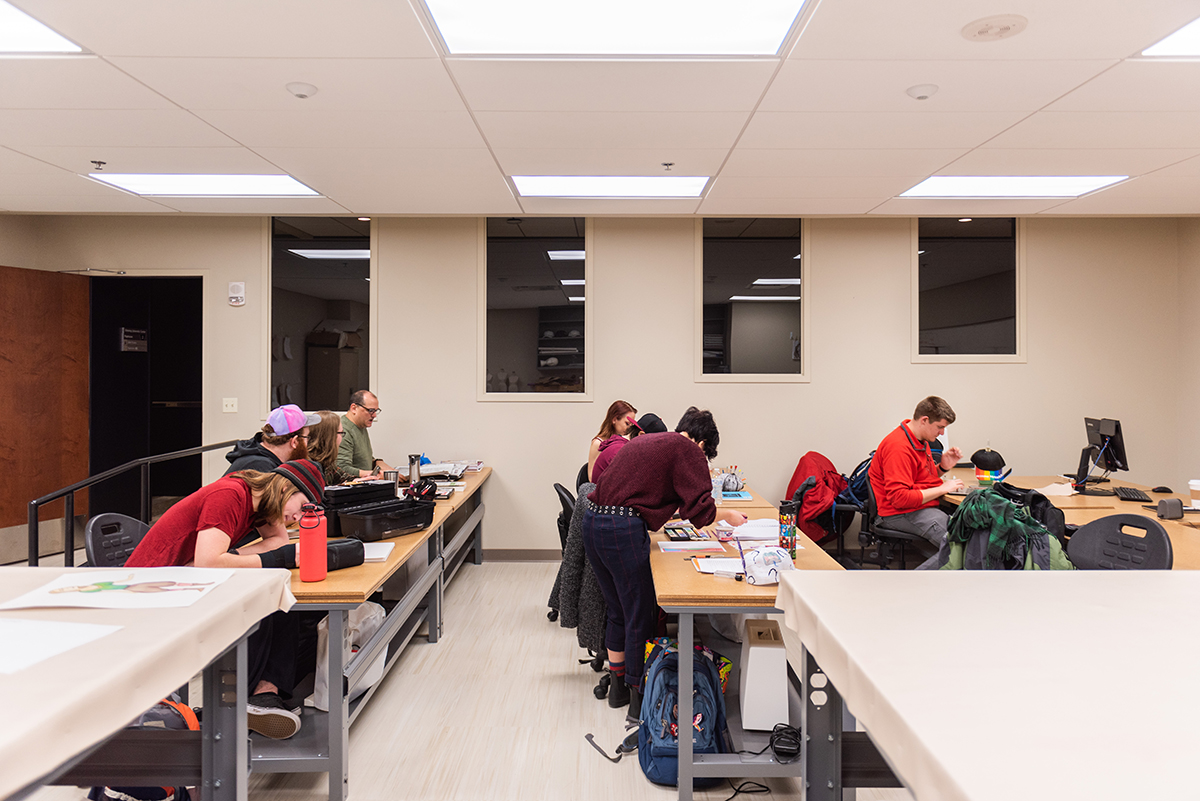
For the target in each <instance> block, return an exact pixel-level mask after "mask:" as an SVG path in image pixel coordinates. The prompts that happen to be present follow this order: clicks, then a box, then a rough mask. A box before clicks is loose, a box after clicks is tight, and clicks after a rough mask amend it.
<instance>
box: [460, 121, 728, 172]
mask: <svg viewBox="0 0 1200 801" xmlns="http://www.w3.org/2000/svg"><path fill="white" fill-rule="evenodd" d="M746 116H747V115H746V114H744V113H741V112H733V111H723V112H663V113H653V112H610V113H603V112H583V111H558V112H541V113H538V112H516V111H481V112H477V113H476V115H475V117H476V119H478V120H479V125H480V128H482V129H483V134H484V136H486V137H487V140H488V143H489V144H490V145H491V146H492V147H493V148H497V149H505V148H529V147H535V148H536V147H546V148H568V149H569V148H614V149H624V148H628V149H648V148H661V152H662V156H661V157H660V158H659V159H658V161H660V162H661V161H675V158H674V157H672V155H671V153H672V152H673V151H674V150H675V149H677V148H681V149H705V148H726V149H728V148H729V147H731V146H732V145H733V142H734V140H735V139H736V138H737V135H738V133H739V132H740V131H741V129H742V126H743V125H744V124H745V122H746Z"/></svg>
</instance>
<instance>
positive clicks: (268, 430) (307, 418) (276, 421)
mask: <svg viewBox="0 0 1200 801" xmlns="http://www.w3.org/2000/svg"><path fill="white" fill-rule="evenodd" d="M319 422H321V418H320V417H318V416H317V415H315V414H309V413H307V412H302V411H300V407H299V406H296V405H295V404H291V403H289V404H287V405H286V406H280V407H278V408H276V409H272V410H271V413H270V414H269V415H267V424H266V425H265V426H263V427H262V431H259V432H258V433H257V434H255V435H254V437H253V438H251V439H244V440H241V441H240V442H238V444H237V445H235V446H234V447H233V450H231V451H230V452H229V453H227V454H225V458H226V459H228V460H229V469H228V470H226V471H225V475H229V474H230V473H236V472H237V471H238V470H258V471H259V472H261V473H270V472H271V471H272V470H274V469H275V468H276V467H279V465H281V464H283V463H284V462H291V461H295V460H296V459H307V458H308V433H309V426H315V425H316V424H317V423H319Z"/></svg>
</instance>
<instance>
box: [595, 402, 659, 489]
mask: <svg viewBox="0 0 1200 801" xmlns="http://www.w3.org/2000/svg"><path fill="white" fill-rule="evenodd" d="M666 430H667V426H666V423H664V422H663V421H662V418H661V417H659V416H658V415H657V414H654V413H652V412H647V413H646V414H643V415H642V416H641V417H639V418H638V420H637V422H634V421H633V420H630V421H629V428H628V429H627V431H626V433H624V434H613V435H612V436H611V437H609V438H608V439H606V440H604V442H602V443H600V452H599V455H598V456H596V463H595V464H593V465H592V482H593V483H599V482H600V476H602V475H604V471H605V470H607V469H608V466H609V465H610V464H611V463H612V460H613V459H615V458H616V457H617V453H618V452H619V451H620V450H621V448H623V447H624V446H625V445H627V444H628V443H629V441H630V440H631V439H633V438H634V437H636V436H637V435H639V434H662V433H665V432H666Z"/></svg>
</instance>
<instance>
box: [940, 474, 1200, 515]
mask: <svg viewBox="0 0 1200 801" xmlns="http://www.w3.org/2000/svg"><path fill="white" fill-rule="evenodd" d="M949 472H950V473H951V474H953V475H956V476H958V477H959V478H961V479H963V482H964V483H965V484H966V485H967V486H968V487H969V488H970V487H976V486H978V484H977V482H976V481H975V471H974V470H968V469H965V468H961V467H957V468H955V469H953V470H951V471H949ZM1004 483H1005V484H1009V485H1011V486H1014V487H1024V488H1026V489H1039V488H1041V487H1045V486H1048V485H1050V484H1070V483H1071V482H1070V480H1069V479H1065V478H1063V477H1062V476H1009V477H1008V478H1006V479H1005V480H1004ZM1089 486H1090V485H1089ZM1113 487H1133V488H1134V489H1140V490H1142V491H1143V492H1145V493H1146V494H1147V495H1149V496H1150V502H1151V503H1158V502H1159V501H1160V500H1162V499H1163V498H1181V499H1182V500H1183V505H1184V506H1187V505H1188V504H1189V503H1191V500H1190V498H1189V497H1188V496H1187V495H1180V494H1179V493H1173V494H1167V493H1160V492H1151V491H1150V487H1147V486H1145V485H1144V484H1134V483H1132V482H1130V481H1122V480H1121V479H1118V478H1112V479H1110V480H1109V481H1108V482H1107V483H1104V484H1099V485H1097V487H1096V488H1097V489H1111V488H1113ZM944 497H945V500H946V502H947V503H952V504H954V505H955V506H957V505H958V504H960V503H962V499H963V498H964V497H965V496H963V495H946V496H944ZM1046 497H1047V498H1049V499H1050V503H1052V504H1054V505H1055V506H1057V507H1058V508H1059V509H1062V510H1063V511H1066V510H1068V509H1107V510H1109V511H1110V512H1111V513H1116V512H1120V511H1131V512H1135V513H1137V512H1140V511H1145V510H1143V509H1142V508H1141V505H1140V504H1137V503H1133V502H1130V501H1123V500H1121V499H1120V498H1118V497H1117V496H1115V495H1047V496H1046Z"/></svg>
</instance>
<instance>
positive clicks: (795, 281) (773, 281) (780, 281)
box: [754, 278, 800, 286]
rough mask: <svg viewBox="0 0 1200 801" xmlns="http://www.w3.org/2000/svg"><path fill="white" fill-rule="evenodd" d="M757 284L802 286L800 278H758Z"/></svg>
mask: <svg viewBox="0 0 1200 801" xmlns="http://www.w3.org/2000/svg"><path fill="white" fill-rule="evenodd" d="M754 285H755V286H800V279H799V278H756V279H754Z"/></svg>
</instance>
